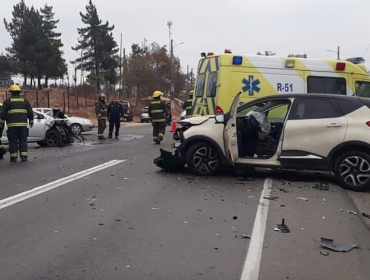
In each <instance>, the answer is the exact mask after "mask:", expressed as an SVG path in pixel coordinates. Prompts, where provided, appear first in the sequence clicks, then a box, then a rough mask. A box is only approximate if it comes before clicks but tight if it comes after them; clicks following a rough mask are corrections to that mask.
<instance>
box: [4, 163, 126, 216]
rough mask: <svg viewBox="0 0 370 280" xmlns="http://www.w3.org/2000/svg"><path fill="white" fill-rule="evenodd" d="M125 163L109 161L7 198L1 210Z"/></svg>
mask: <svg viewBox="0 0 370 280" xmlns="http://www.w3.org/2000/svg"><path fill="white" fill-rule="evenodd" d="M125 161H126V160H111V161H108V162H106V163H103V164H100V165H98V166H95V167H92V168H89V169H86V170H83V171H80V172H77V173H75V174H72V175H70V176H68V177H64V178H61V179H58V180H56V181H54V182H50V183H48V184H46V185H42V186H40V187H37V188H34V189H32V190H29V191H25V192H22V193H19V194H16V195H14V196H11V197H8V198H5V199H3V200H0V210H1V209H4V208H6V207H9V206H11V205H13V204H16V203H18V202H21V201H24V200H26V199H29V198H31V197H34V196H36V195H39V194H42V193H44V192H47V191H50V190H52V189H55V188H59V187H61V186H63V185H65V184H68V183H71V182H73V181H76V180H78V179H81V178H84V177H86V176H88V175H90V174H92V173H95V172H98V171H101V170H104V169H107V168H109V167H112V166H114V165H117V164H120V163H123V162H125Z"/></svg>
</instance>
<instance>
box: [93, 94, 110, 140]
mask: <svg viewBox="0 0 370 280" xmlns="http://www.w3.org/2000/svg"><path fill="white" fill-rule="evenodd" d="M95 113H96V117H97V118H98V139H99V140H105V139H106V138H105V137H104V130H105V128H106V127H107V105H106V104H105V94H104V93H101V94H100V95H99V100H98V102H96V103H95Z"/></svg>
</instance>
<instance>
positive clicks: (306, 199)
mask: <svg viewBox="0 0 370 280" xmlns="http://www.w3.org/2000/svg"><path fill="white" fill-rule="evenodd" d="M297 199H298V200H304V201H308V198H306V197H302V196H299V197H297Z"/></svg>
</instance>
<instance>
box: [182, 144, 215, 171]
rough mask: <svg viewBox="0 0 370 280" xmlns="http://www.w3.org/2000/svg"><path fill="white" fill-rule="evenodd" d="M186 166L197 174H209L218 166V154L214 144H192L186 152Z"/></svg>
mask: <svg viewBox="0 0 370 280" xmlns="http://www.w3.org/2000/svg"><path fill="white" fill-rule="evenodd" d="M186 164H187V166H188V168H189V169H190V170H191V171H192V172H193V173H194V174H196V175H198V176H211V175H214V174H216V173H217V171H218V170H219V168H220V165H221V162H220V156H219V153H218V151H217V150H216V148H215V147H214V146H212V145H211V144H208V143H206V142H201V143H197V144H194V145H192V146H191V147H190V148H189V150H188V152H187V154H186Z"/></svg>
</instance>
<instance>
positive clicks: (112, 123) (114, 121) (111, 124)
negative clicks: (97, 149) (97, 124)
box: [109, 118, 121, 137]
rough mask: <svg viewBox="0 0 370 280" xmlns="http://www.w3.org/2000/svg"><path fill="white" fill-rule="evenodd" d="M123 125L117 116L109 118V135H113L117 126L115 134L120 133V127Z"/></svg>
mask: <svg viewBox="0 0 370 280" xmlns="http://www.w3.org/2000/svg"><path fill="white" fill-rule="evenodd" d="M120 126H121V120H120V119H117V118H113V119H112V118H110V119H109V136H110V137H112V135H113V129H114V128H115V129H116V130H115V133H114V135H115V136H118V135H119V128H120Z"/></svg>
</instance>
